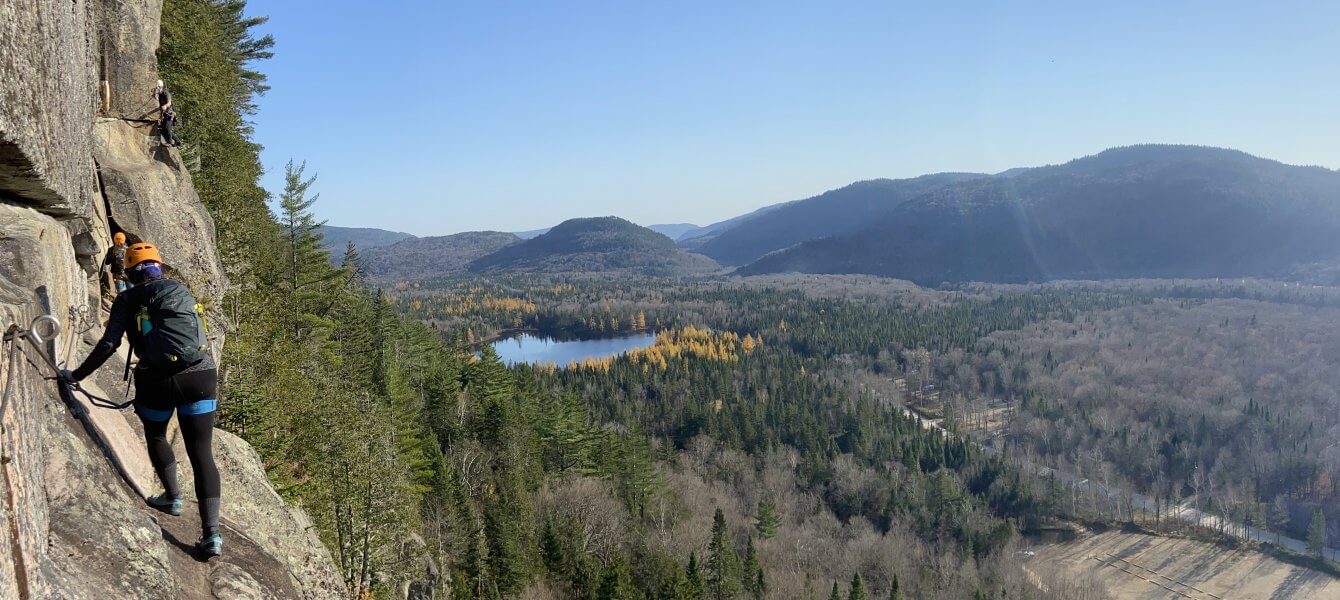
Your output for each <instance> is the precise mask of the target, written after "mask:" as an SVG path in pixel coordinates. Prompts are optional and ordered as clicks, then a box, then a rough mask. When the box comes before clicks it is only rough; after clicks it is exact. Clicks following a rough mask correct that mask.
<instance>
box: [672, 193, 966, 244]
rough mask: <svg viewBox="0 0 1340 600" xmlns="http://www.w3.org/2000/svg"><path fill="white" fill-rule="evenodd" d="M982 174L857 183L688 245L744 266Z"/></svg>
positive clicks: (841, 231) (847, 230)
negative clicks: (776, 251) (927, 193)
mask: <svg viewBox="0 0 1340 600" xmlns="http://www.w3.org/2000/svg"><path fill="white" fill-rule="evenodd" d="M981 177H985V175H981V174H974V173H939V174H935V175H925V176H922V177H917V178H914V179H896V180H895V179H874V180H870V181H859V182H856V183H853V184H851V185H848V186H846V187H842V188H839V189H836V190H832V191H829V192H825V193H823V194H819V195H818V196H815V197H813V198H807V199H805V200H798V201H795V202H788V203H786V204H783V205H780V206H777V207H775V208H773V209H772V210H768V211H766V212H763V213H762V214H756V215H754V216H751V217H749V218H746V219H743V220H742V221H740V222H739V223H737V224H735V225H734V226H731V227H728V228H724V229H722V230H721V231H720V232H719V233H716V234H715V235H713V236H711V238H710V239H705V240H699V241H691V242H687V243H688V244H689V245H691V246H692V248H693V250H694V252H698V253H701V254H704V255H707V256H709V257H711V258H712V259H714V260H716V261H717V262H719V263H721V264H723V265H742V264H747V263H750V262H753V261H755V260H757V259H758V258H759V257H761V256H763V255H764V254H767V253H769V252H772V251H774V250H781V249H783V248H788V247H790V246H792V245H795V244H798V243H800V242H804V241H808V240H813V239H818V238H824V237H830V236H840V235H843V234H847V233H851V232H853V231H856V230H859V229H861V228H863V227H866V226H869V225H870V223H871V222H872V221H876V220H879V219H881V218H883V217H885V216H887V215H888V214H889V213H890V212H891V211H893V209H895V208H897V207H898V205H900V204H902V203H903V202H906V201H908V200H911V199H913V198H916V197H917V196H920V195H922V194H924V193H926V192H929V191H931V190H935V189H937V188H940V187H943V186H945V185H948V184H951V183H956V182H959V181H965V180H971V179H977V178H981Z"/></svg>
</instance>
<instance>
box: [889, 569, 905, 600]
mask: <svg viewBox="0 0 1340 600" xmlns="http://www.w3.org/2000/svg"><path fill="white" fill-rule="evenodd" d="M889 600H903V589H902V586H901V585H900V584H899V582H898V576H897V575H894V576H893V577H892V578H891V579H890V580H889Z"/></svg>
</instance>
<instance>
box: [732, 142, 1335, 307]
mask: <svg viewBox="0 0 1340 600" xmlns="http://www.w3.org/2000/svg"><path fill="white" fill-rule="evenodd" d="M1338 232H1340V172H1335V171H1331V170H1329V169H1325V168H1323V167H1308V166H1293V165H1286V164H1284V163H1281V162H1279V161H1274V160H1271V159H1265V158H1260V157H1255V156H1252V155H1250V154H1247V153H1245V152H1240V151H1237V150H1230V149H1223V148H1213V147H1205V146H1186V145H1156V144H1148V145H1136V146H1124V147H1119V148H1112V149H1109V150H1105V151H1103V152H1100V153H1097V154H1093V155H1089V156H1085V157H1080V158H1077V159H1074V160H1071V161H1068V162H1066V163H1062V164H1060V165H1050V166H1045V167H1035V168H1031V169H1027V170H1024V171H1018V172H1013V173H1012V174H1011V175H1010V176H1008V177H1002V176H994V177H988V178H983V179H978V180H972V181H967V182H960V183H957V184H954V185H950V186H946V187H943V188H940V189H938V190H934V191H930V192H927V193H925V194H923V195H921V196H919V197H917V198H915V199H913V200H910V201H908V202H906V203H904V204H902V205H900V206H899V207H898V208H897V209H895V210H894V211H892V212H891V213H890V214H889V215H888V216H886V217H885V218H883V219H880V220H878V221H876V222H873V223H871V224H870V225H869V226H867V227H865V228H862V229H861V230H859V231H857V232H853V233H851V234H849V235H846V236H831V237H826V238H821V239H816V240H810V241H807V242H803V243H801V244H798V245H795V246H793V247H790V248H787V249H783V250H780V251H776V252H773V253H771V254H769V255H766V256H764V257H762V258H760V259H758V260H757V261H755V262H753V263H751V264H749V265H746V266H744V267H742V268H741V269H739V270H738V272H739V273H740V274H760V273H775V272H787V271H798V272H809V273H865V274H875V275H886V276H892V277H898V278H904V279H910V280H912V281H915V282H918V283H922V284H929V285H935V284H939V283H941V282H945V281H969V280H981V281H1041V280H1048V279H1059V278H1084V279H1094V278H1109V277H1214V276H1247V275H1253V276H1257V275H1271V274H1277V273H1281V272H1283V271H1285V270H1287V269H1288V268H1290V267H1291V266H1293V265H1296V264H1302V263H1307V262H1313V261H1316V260H1323V259H1327V258H1332V257H1335V256H1336V255H1340V243H1338V242H1336V241H1335V240H1336V239H1337V238H1338V237H1340V236H1337V235H1336V234H1337V233H1338Z"/></svg>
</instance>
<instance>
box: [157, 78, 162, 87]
mask: <svg viewBox="0 0 1340 600" xmlns="http://www.w3.org/2000/svg"><path fill="white" fill-rule="evenodd" d="M158 87H163V80H162V79H159V80H158Z"/></svg>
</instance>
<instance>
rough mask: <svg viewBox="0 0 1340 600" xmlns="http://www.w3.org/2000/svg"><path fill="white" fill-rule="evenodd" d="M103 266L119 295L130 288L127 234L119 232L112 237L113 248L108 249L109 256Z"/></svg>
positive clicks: (105, 258)
mask: <svg viewBox="0 0 1340 600" xmlns="http://www.w3.org/2000/svg"><path fill="white" fill-rule="evenodd" d="M102 266H103V267H104V268H106V269H107V270H108V271H109V272H110V274H111V276H112V286H113V287H114V289H115V290H116V293H117V294H120V293H121V292H124V291H125V290H126V288H128V287H130V286H129V285H128V284H127V283H126V234H124V233H122V232H120V231H118V232H116V235H114V236H112V247H111V248H108V249H107V256H106V257H104V258H103V259H102Z"/></svg>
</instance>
